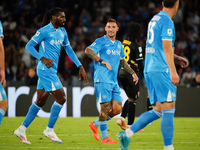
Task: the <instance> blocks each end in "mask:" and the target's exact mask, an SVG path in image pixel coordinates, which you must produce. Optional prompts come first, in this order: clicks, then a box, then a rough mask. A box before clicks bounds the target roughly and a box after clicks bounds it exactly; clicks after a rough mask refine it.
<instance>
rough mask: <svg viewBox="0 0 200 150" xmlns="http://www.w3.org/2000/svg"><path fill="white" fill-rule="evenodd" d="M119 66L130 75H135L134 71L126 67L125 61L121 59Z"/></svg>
mask: <svg viewBox="0 0 200 150" xmlns="http://www.w3.org/2000/svg"><path fill="white" fill-rule="evenodd" d="M119 65H120V66H121V67H123V68H124V70H125V71H127V72H128V73H130V74H133V73H135V71H134V70H133V69H132V68H131V67H130V66H129V65H128V63H127V62H126V60H125V59H121V60H120V63H119Z"/></svg>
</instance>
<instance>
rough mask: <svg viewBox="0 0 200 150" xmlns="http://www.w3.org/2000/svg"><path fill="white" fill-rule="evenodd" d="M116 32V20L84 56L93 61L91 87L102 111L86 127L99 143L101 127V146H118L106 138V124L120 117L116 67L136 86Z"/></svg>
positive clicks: (134, 74) (120, 104)
mask: <svg viewBox="0 0 200 150" xmlns="http://www.w3.org/2000/svg"><path fill="white" fill-rule="evenodd" d="M118 29H119V27H118V25H117V23H116V20H114V19H109V20H108V21H107V24H106V26H105V31H106V35H104V36H103V37H100V38H97V39H96V40H95V41H94V42H93V43H92V44H91V45H90V46H89V47H87V48H86V50H85V53H86V54H87V56H88V57H90V58H91V59H93V60H94V68H95V71H94V86H95V91H96V97H97V101H98V102H99V103H100V107H101V111H100V114H99V118H98V119H97V120H95V121H94V122H90V123H89V127H90V128H91V130H92V132H93V136H94V138H95V139H96V140H99V135H98V126H100V131H101V137H102V139H101V143H118V142H117V141H114V140H112V139H110V138H109V137H108V134H107V121H108V120H110V119H111V118H112V117H113V116H115V115H117V114H119V113H120V112H121V109H122V99H121V96H120V93H121V92H120V88H119V85H118V82H117V73H118V68H119V64H120V66H122V67H123V68H124V70H125V71H127V72H128V73H129V74H131V75H132V78H133V81H134V82H135V84H137V82H138V77H137V75H136V73H135V72H134V70H133V69H132V68H131V67H129V65H128V64H127V62H126V61H125V59H124V57H125V54H124V50H123V47H122V44H121V42H120V41H118V40H116V34H117V31H118Z"/></svg>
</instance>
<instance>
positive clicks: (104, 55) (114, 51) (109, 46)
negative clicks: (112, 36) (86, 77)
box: [88, 35, 125, 84]
mask: <svg viewBox="0 0 200 150" xmlns="http://www.w3.org/2000/svg"><path fill="white" fill-rule="evenodd" d="M88 48H90V49H92V50H93V51H94V53H95V54H97V55H98V56H99V57H100V58H101V59H103V60H104V61H106V62H108V63H109V64H110V66H111V68H112V70H108V68H107V67H106V66H104V65H103V64H101V63H100V62H97V61H94V83H96V82H106V83H114V84H117V74H118V68H119V62H120V59H121V58H124V57H125V54H124V50H123V47H122V44H121V42H120V41H118V40H115V41H114V42H113V41H111V40H109V39H108V37H107V36H106V35H104V36H103V37H100V38H97V39H96V40H95V41H94V42H93V43H92V44H91V45H90V46H88Z"/></svg>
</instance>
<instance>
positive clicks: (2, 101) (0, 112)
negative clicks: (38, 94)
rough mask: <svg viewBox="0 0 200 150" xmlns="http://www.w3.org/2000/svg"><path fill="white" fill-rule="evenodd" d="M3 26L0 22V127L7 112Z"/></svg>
mask: <svg viewBox="0 0 200 150" xmlns="http://www.w3.org/2000/svg"><path fill="white" fill-rule="evenodd" d="M3 37H4V36H3V26H2V23H1V21H0V80H1V83H0V125H1V121H2V119H3V116H4V115H5V113H6V111H7V110H8V100H7V96H6V92H5V90H4V88H5V87H6V79H5V53H4V46H3Z"/></svg>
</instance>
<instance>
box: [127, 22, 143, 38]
mask: <svg viewBox="0 0 200 150" xmlns="http://www.w3.org/2000/svg"><path fill="white" fill-rule="evenodd" d="M141 35H142V28H141V25H140V24H138V23H131V24H130V25H129V26H128V33H127V39H128V40H130V41H133V40H136V39H137V40H139V39H140V37H141Z"/></svg>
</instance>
